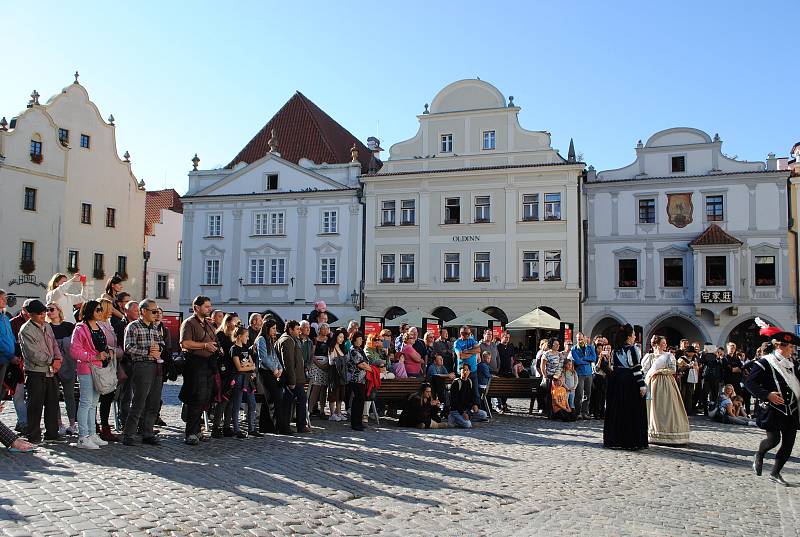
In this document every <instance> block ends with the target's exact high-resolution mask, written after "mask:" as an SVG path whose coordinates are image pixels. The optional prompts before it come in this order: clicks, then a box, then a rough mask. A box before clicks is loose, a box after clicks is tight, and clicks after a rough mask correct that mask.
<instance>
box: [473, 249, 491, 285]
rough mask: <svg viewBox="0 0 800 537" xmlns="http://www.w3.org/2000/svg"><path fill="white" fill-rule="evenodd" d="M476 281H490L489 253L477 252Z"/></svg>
mask: <svg viewBox="0 0 800 537" xmlns="http://www.w3.org/2000/svg"><path fill="white" fill-rule="evenodd" d="M475 281H476V282H488V281H489V252H475Z"/></svg>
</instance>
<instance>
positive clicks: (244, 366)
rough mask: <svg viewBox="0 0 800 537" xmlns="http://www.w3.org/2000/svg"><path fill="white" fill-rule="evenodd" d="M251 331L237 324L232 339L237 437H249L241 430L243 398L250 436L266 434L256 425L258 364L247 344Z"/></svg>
mask: <svg viewBox="0 0 800 537" xmlns="http://www.w3.org/2000/svg"><path fill="white" fill-rule="evenodd" d="M248 336H249V332H248V330H247V328H245V327H243V326H237V327H236V328H235V329H234V330H233V334H232V335H231V339H232V340H233V345H232V346H231V351H230V353H231V360H232V361H233V366H234V367H235V368H236V371H237V375H236V385H235V387H234V388H233V402H232V405H233V406H232V407H231V415H232V416H233V432H234V434H235V435H236V437H237V438H247V433H244V432H242V431H240V430H239V409H240V408H241V407H242V399H243V398H246V402H247V430H248V431H249V432H250V436H256V437H261V436H264V435H263V434H262V433H260V432H258V429H257V427H256V396H255V389H254V384H255V383H254V379H255V370H256V366H255V363H254V362H253V360H252V358H250V348H249V347H248V345H247V338H248Z"/></svg>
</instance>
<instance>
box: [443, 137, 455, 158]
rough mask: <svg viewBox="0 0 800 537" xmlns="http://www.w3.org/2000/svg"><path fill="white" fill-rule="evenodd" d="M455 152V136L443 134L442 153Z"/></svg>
mask: <svg viewBox="0 0 800 537" xmlns="http://www.w3.org/2000/svg"><path fill="white" fill-rule="evenodd" d="M452 152H453V135H452V134H442V153H452Z"/></svg>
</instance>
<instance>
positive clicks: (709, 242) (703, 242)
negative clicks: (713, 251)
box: [689, 224, 742, 246]
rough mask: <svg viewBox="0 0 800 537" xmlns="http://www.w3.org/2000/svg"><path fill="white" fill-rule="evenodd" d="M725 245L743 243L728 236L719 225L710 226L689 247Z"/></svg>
mask: <svg viewBox="0 0 800 537" xmlns="http://www.w3.org/2000/svg"><path fill="white" fill-rule="evenodd" d="M725 244H742V241H740V240H739V239H737V238H736V237H734V236H733V235H728V234H727V233H725V231H723V229H722V228H721V227H719V226H718V225H717V224H711V225H709V226H708V227H707V228H706V230H705V231H703V232H702V233H701V234H700V235H698V236H697V238H696V239H695V240H693V241H692V242H690V243H689V246H715V245H725Z"/></svg>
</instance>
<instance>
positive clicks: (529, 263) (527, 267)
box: [522, 250, 542, 282]
mask: <svg viewBox="0 0 800 537" xmlns="http://www.w3.org/2000/svg"><path fill="white" fill-rule="evenodd" d="M528 255H530V256H531V259H526V256H528ZM533 267H535V271H534V270H533ZM534 272H535V276H534V275H533V273H534ZM541 276H542V272H541V256H540V255H539V250H523V251H522V281H523V282H538V281H540V280H541Z"/></svg>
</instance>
